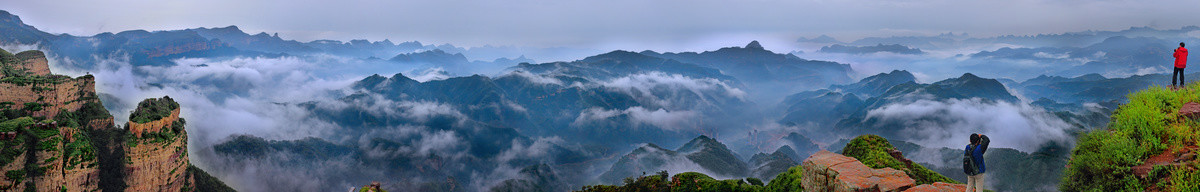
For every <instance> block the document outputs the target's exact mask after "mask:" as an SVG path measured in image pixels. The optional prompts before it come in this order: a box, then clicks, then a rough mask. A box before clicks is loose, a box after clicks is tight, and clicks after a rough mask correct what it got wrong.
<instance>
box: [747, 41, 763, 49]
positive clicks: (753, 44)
mask: <svg viewBox="0 0 1200 192" xmlns="http://www.w3.org/2000/svg"><path fill="white" fill-rule="evenodd" d="M746 49H763V46H762V44H758V41H757V40H755V41H750V44H746Z"/></svg>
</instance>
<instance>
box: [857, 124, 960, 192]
mask: <svg viewBox="0 0 1200 192" xmlns="http://www.w3.org/2000/svg"><path fill="white" fill-rule="evenodd" d="M895 149H896V147H893V146H892V144H891V143H889V142H888V141H887V139H884V138H883V137H880V136H878V135H860V136H858V137H855V138H854V139H853V140H850V143H847V144H846V148H844V149H842V155H845V156H848V157H854V158H856V159H858V160H859V161H862V163H863V164H866V165H867V166H868V167H871V168H872V169H881V168H884V167H891V168H892V169H896V170H901V171H904V173H906V174H908V176H909V177H911V178H912V179H913V180H916V184H917V185H921V184H932V183H934V182H945V183H958V181H955V180H953V179H950V178H949V177H946V176H943V175H942V174H938V173H937V172H934V171H933V170H929V169H928V168H925V166H922V165H921V164H916V163H913V164H911V165H908V164H905V163H903V162H900V161H899V160H896V158H893V157H892V156H891V155H890V154H888V152H889V151H891V150H895Z"/></svg>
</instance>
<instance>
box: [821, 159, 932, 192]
mask: <svg viewBox="0 0 1200 192" xmlns="http://www.w3.org/2000/svg"><path fill="white" fill-rule="evenodd" d="M801 166H804V173H803V175H802V176H801V177H802V179H801V180H802V184H801V186H803V187H804V189H805V190H806V191H903V190H905V189H908V188H911V187H913V185H915V184H916V181H915V180H913V179H912V178H909V177H908V175H907V174H905V173H904V172H903V171H900V170H896V169H892V168H883V169H871V168H870V167H867V165H864V164H863V163H862V162H859V161H858V159H854V158H853V157H847V156H843V155H841V154H837V153H832V152H829V151H825V150H821V151H820V152H817V153H816V154H813V155H812V156H809V158H808V159H806V160H804V163H802V165H801Z"/></svg>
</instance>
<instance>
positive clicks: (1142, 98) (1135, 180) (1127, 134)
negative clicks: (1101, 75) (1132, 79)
mask: <svg viewBox="0 0 1200 192" xmlns="http://www.w3.org/2000/svg"><path fill="white" fill-rule="evenodd" d="M1128 97H1129V103H1126V104H1124V105H1121V107H1120V108H1118V109H1117V110H1116V111H1115V112H1113V115H1112V119H1111V122H1110V123H1109V125H1108V129H1105V130H1095V131H1091V132H1089V133H1087V134H1084V135H1083V137H1080V138H1079V141H1078V144H1077V145H1076V146H1075V149H1074V150H1073V151H1072V155H1071V157H1072V159H1071V160H1070V163H1069V166H1070V167H1068V168H1067V170H1066V173H1065V174H1064V176H1063V180H1062V183H1061V184H1060V186H1059V189H1060V190H1063V191H1144V190H1147V189H1148V188H1152V187H1165V190H1166V191H1196V190H1197V188H1200V187H1198V186H1197V183H1200V182H1198V181H1200V177H1197V175H1200V171H1198V170H1200V169H1198V166H1197V161H1195V160H1192V161H1190V162H1186V163H1182V164H1180V165H1173V166H1172V167H1171V168H1170V169H1165V170H1167V171H1165V172H1160V171H1156V172H1159V173H1163V175H1156V174H1150V176H1149V177H1146V178H1139V177H1137V176H1135V175H1134V174H1133V169H1132V167H1134V166H1137V165H1140V164H1142V163H1145V162H1144V161H1145V160H1146V159H1147V158H1149V157H1151V156H1154V155H1158V154H1162V153H1164V152H1175V151H1180V150H1182V149H1184V148H1185V147H1187V146H1195V145H1196V144H1197V139H1200V132H1198V131H1200V130H1198V129H1196V127H1200V123H1197V122H1196V121H1195V120H1189V119H1187V118H1183V117H1180V116H1179V114H1178V111H1179V109H1180V108H1182V107H1183V105H1184V104H1185V103H1188V102H1200V85H1198V84H1192V85H1191V86H1189V87H1188V88H1187V89H1181V90H1170V89H1166V88H1162V87H1151V88H1149V89H1146V90H1142V91H1139V92H1135V93H1130V94H1129V95H1128ZM1166 172H1169V174H1166ZM1165 175H1170V177H1166V176H1165ZM1164 177H1166V178H1164ZM1167 178H1169V179H1167Z"/></svg>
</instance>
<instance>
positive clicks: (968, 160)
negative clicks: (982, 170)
mask: <svg viewBox="0 0 1200 192" xmlns="http://www.w3.org/2000/svg"><path fill="white" fill-rule="evenodd" d="M974 153H975V145H968V147H967V152H966V153H964V154H963V173H966V174H967V175H978V174H979V166H976V165H975V157H974V156H973V155H972V154H974Z"/></svg>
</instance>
